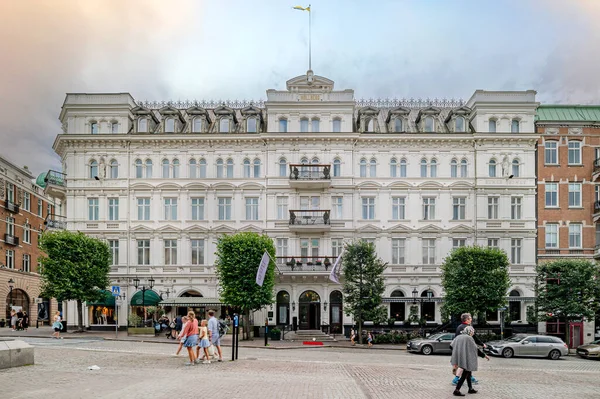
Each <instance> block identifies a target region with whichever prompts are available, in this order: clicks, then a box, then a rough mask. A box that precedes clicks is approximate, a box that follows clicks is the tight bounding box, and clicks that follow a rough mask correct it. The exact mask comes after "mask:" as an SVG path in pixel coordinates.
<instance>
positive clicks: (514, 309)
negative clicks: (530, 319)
mask: <svg viewBox="0 0 600 399" xmlns="http://www.w3.org/2000/svg"><path fill="white" fill-rule="evenodd" d="M508 296H509V297H519V296H521V294H520V293H519V291H517V290H512V291H511V292H510V293H509V294H508ZM508 313H509V315H510V316H509V317H510V320H512V321H520V320H521V301H509V302H508Z"/></svg>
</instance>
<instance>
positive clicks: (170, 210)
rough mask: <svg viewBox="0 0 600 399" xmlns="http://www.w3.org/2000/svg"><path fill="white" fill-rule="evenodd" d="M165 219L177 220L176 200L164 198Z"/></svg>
mask: <svg viewBox="0 0 600 399" xmlns="http://www.w3.org/2000/svg"><path fill="white" fill-rule="evenodd" d="M164 201H165V213H164V215H165V219H164V220H177V198H165V199H164Z"/></svg>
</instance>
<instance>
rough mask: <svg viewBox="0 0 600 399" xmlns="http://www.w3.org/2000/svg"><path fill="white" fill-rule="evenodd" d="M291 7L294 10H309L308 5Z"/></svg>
mask: <svg viewBox="0 0 600 399" xmlns="http://www.w3.org/2000/svg"><path fill="white" fill-rule="evenodd" d="M292 8H293V9H294V10H300V11H308V12H310V6H308V7H306V8H304V7H301V6H294V7H292Z"/></svg>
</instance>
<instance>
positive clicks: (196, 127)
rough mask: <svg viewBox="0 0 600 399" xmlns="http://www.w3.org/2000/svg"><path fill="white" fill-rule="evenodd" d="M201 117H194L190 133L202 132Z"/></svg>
mask: <svg viewBox="0 0 600 399" xmlns="http://www.w3.org/2000/svg"><path fill="white" fill-rule="evenodd" d="M202 122H203V121H202V118H201V117H196V118H194V124H193V126H192V133H201V132H202Z"/></svg>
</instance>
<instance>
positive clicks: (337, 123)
mask: <svg viewBox="0 0 600 399" xmlns="http://www.w3.org/2000/svg"><path fill="white" fill-rule="evenodd" d="M341 131H342V121H341V120H340V119H334V120H333V132H334V133H339V132H341Z"/></svg>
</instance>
